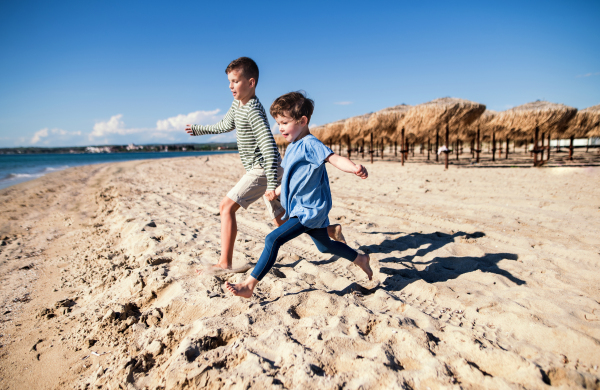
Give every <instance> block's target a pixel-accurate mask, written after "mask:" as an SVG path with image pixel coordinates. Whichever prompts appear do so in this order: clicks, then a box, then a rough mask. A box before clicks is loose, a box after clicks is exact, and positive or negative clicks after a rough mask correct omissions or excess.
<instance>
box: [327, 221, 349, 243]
mask: <svg viewBox="0 0 600 390" xmlns="http://www.w3.org/2000/svg"><path fill="white" fill-rule="evenodd" d="M327 234H328V235H329V238H331V239H332V240H335V241H339V242H343V243H344V244H345V243H346V238H345V237H344V235H343V234H342V225H340V224H336V225H329V226H327Z"/></svg>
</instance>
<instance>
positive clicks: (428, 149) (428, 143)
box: [427, 137, 431, 161]
mask: <svg viewBox="0 0 600 390" xmlns="http://www.w3.org/2000/svg"><path fill="white" fill-rule="evenodd" d="M430 151H431V138H429V137H427V161H429V152H430Z"/></svg>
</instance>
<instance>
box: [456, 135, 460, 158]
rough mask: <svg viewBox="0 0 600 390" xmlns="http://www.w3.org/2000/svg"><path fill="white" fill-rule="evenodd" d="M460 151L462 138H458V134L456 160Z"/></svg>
mask: <svg viewBox="0 0 600 390" xmlns="http://www.w3.org/2000/svg"><path fill="white" fill-rule="evenodd" d="M459 151H460V140H459V139H458V135H457V136H456V161H458V155H459V153H460V152H459Z"/></svg>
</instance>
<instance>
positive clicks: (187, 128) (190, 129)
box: [185, 125, 194, 135]
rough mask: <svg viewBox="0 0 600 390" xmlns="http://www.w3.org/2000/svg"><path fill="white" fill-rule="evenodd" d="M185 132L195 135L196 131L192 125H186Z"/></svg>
mask: <svg viewBox="0 0 600 390" xmlns="http://www.w3.org/2000/svg"><path fill="white" fill-rule="evenodd" d="M185 132H186V133H188V134H189V135H194V131H193V130H192V125H185Z"/></svg>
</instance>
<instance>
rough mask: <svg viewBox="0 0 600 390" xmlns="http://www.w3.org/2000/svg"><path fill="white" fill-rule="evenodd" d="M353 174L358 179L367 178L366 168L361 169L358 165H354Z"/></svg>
mask: <svg viewBox="0 0 600 390" xmlns="http://www.w3.org/2000/svg"><path fill="white" fill-rule="evenodd" d="M354 174H355V175H356V176H358V177H360V178H361V179H366V178H367V177H369V173H368V172H367V168H365V167H363V166H362V165H360V164H358V165H356V171H354Z"/></svg>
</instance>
